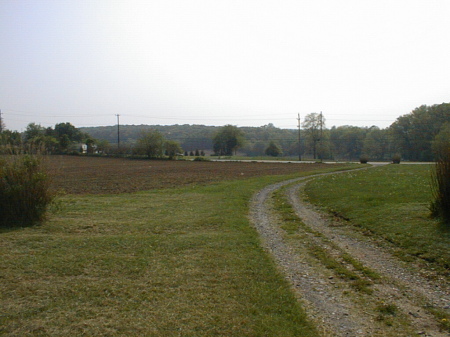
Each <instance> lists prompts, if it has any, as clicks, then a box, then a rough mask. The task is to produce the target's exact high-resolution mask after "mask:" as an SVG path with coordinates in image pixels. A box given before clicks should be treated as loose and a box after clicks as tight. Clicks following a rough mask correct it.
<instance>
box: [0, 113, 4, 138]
mask: <svg viewBox="0 0 450 337" xmlns="http://www.w3.org/2000/svg"><path fill="white" fill-rule="evenodd" d="M2 132H3V119H2V109H0V133H2Z"/></svg>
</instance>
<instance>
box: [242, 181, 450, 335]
mask: <svg viewBox="0 0 450 337" xmlns="http://www.w3.org/2000/svg"><path fill="white" fill-rule="evenodd" d="M333 174H335V173H333ZM307 179H311V177H307V178H300V179H294V180H289V181H285V182H281V183H278V184H274V185H270V186H268V187H266V188H265V189H263V190H261V191H260V192H258V193H257V194H256V195H255V196H254V198H253V200H252V203H251V211H250V218H251V221H252V223H253V224H254V226H255V227H256V229H257V230H258V232H259V234H260V235H261V237H262V240H263V242H264V245H265V248H266V249H267V250H268V251H269V252H270V253H271V254H272V255H273V257H274V259H275V261H276V262H277V264H278V265H279V267H280V269H281V271H282V272H283V273H284V275H285V276H286V278H287V279H288V280H289V282H290V283H291V285H292V287H293V289H294V290H295V293H296V294H297V296H298V298H299V301H301V302H302V304H303V306H304V307H305V309H306V310H307V313H308V314H309V316H310V317H311V319H312V320H313V321H315V322H316V324H317V326H319V329H320V330H321V332H322V334H323V335H324V336H450V334H449V333H448V332H445V331H443V330H442V329H441V326H440V324H439V317H438V315H437V314H436V310H441V311H449V309H450V307H449V306H450V289H449V285H448V284H446V283H445V282H440V280H436V281H430V280H428V279H426V278H424V277H422V276H421V275H420V273H419V271H415V270H414V269H413V268H411V266H410V265H408V266H406V265H405V264H404V263H403V262H401V261H399V260H398V259H397V258H395V257H394V256H393V255H391V254H390V253H389V251H388V249H385V248H381V247H380V246H378V245H377V244H376V243H375V242H374V241H373V240H371V238H370V237H366V236H363V235H360V234H359V233H358V232H357V231H354V230H352V229H351V227H350V226H346V225H343V224H340V223H334V222H333V221H332V220H330V219H328V218H327V217H325V216H322V215H320V214H319V213H318V212H317V211H316V210H314V209H313V207H312V206H311V205H308V204H306V203H305V202H304V201H302V200H301V199H300V198H299V194H300V193H301V189H302V188H303V187H304V184H305V181H306V180H307ZM286 185H289V186H288V188H286V190H285V193H286V198H287V199H288V200H289V203H290V204H291V205H292V207H293V209H294V211H295V214H296V215H297V216H298V217H299V218H300V219H301V220H302V225H301V226H299V228H298V229H297V230H296V231H295V233H288V232H287V231H285V230H283V229H282V227H281V226H282V225H283V221H282V218H281V215H280V214H279V212H278V211H277V210H276V209H275V208H274V205H273V201H272V200H273V199H272V195H273V193H274V192H275V191H277V190H279V189H281V188H283V187H284V186H286ZM342 268H343V269H342ZM342 270H344V272H342ZM343 275H346V276H343ZM433 313H434V314H433Z"/></svg>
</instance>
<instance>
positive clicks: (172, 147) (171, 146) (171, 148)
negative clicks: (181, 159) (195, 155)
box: [164, 140, 183, 159]
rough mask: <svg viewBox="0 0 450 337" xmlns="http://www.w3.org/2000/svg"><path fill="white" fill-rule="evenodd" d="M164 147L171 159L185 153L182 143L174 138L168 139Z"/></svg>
mask: <svg viewBox="0 0 450 337" xmlns="http://www.w3.org/2000/svg"><path fill="white" fill-rule="evenodd" d="M164 148H165V150H166V154H167V156H168V157H169V159H173V158H175V157H176V155H177V154H179V153H183V149H182V148H181V146H180V144H179V143H178V142H176V141H174V140H166V142H165V143H164Z"/></svg>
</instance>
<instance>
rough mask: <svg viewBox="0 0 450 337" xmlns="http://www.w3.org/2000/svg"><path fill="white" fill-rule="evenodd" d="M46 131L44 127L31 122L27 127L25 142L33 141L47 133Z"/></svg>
mask: <svg viewBox="0 0 450 337" xmlns="http://www.w3.org/2000/svg"><path fill="white" fill-rule="evenodd" d="M44 133H45V128H44V127H42V126H41V125H39V124H36V123H30V124H28V125H27V128H26V129H25V132H24V139H25V142H31V141H33V140H36V139H38V138H40V137H42V136H44V135H45V134H44Z"/></svg>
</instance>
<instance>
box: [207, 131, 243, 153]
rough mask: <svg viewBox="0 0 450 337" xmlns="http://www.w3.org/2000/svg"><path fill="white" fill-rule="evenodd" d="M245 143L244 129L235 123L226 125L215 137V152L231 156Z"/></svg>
mask: <svg viewBox="0 0 450 337" xmlns="http://www.w3.org/2000/svg"><path fill="white" fill-rule="evenodd" d="M243 144H244V136H243V133H242V131H241V130H240V129H239V128H238V127H236V126H233V125H230V124H229V125H225V126H224V127H222V128H221V129H220V130H219V131H218V132H217V133H216V134H215V136H214V138H213V149H214V153H215V154H216V155H219V156H231V155H233V152H236V150H237V149H238V148H240V147H241V146H242V145H243Z"/></svg>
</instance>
